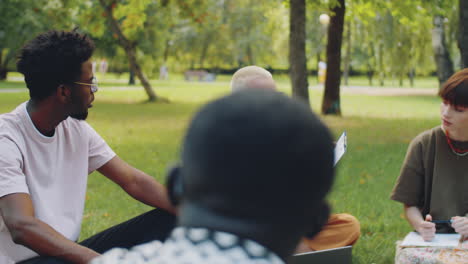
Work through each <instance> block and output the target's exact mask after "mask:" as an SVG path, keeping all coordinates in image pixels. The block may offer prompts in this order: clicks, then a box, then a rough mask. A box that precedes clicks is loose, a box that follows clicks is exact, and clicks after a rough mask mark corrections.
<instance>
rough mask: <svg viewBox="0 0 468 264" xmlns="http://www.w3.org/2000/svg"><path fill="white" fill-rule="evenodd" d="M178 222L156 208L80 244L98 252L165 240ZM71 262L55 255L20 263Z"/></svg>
mask: <svg viewBox="0 0 468 264" xmlns="http://www.w3.org/2000/svg"><path fill="white" fill-rule="evenodd" d="M175 223H176V220H175V216H174V215H172V214H170V213H168V212H166V211H164V210H161V209H154V210H151V211H149V212H147V213H144V214H142V215H139V216H137V217H135V218H132V219H130V220H128V221H126V222H123V223H121V224H119V225H116V226H113V227H111V228H109V229H106V230H104V231H102V232H100V233H98V234H96V235H94V236H92V237H90V238H88V239H86V240H83V241H81V242H80V243H79V244H80V245H83V246H85V247H88V248H90V249H92V250H94V251H96V252H98V253H104V252H106V251H107V250H109V249H111V248H114V247H120V248H131V247H133V246H136V245H139V244H143V243H146V242H150V241H153V240H161V241H164V240H166V238H167V237H168V236H169V234H170V232H171V231H172V229H173V228H174V226H175ZM68 263H69V262H67V261H64V260H61V259H58V258H54V257H35V258H32V259H27V260H23V261H21V262H18V264H68Z"/></svg>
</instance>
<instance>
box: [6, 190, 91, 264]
mask: <svg viewBox="0 0 468 264" xmlns="http://www.w3.org/2000/svg"><path fill="white" fill-rule="evenodd" d="M0 213H1V215H2V217H3V220H4V222H5V225H6V226H7V228H8V230H9V231H10V233H11V236H12V239H13V241H14V242H15V243H17V244H20V245H23V246H25V247H28V248H29V249H31V250H33V251H35V252H37V253H38V254H39V255H43V256H53V257H58V258H61V259H64V260H67V261H71V262H73V263H78V264H85V263H88V262H89V261H90V260H91V259H93V258H95V257H97V256H99V254H98V253H96V252H95V251H93V250H91V249H89V248H86V247H83V246H81V245H79V244H77V243H75V242H73V241H71V240H68V239H67V238H65V237H64V236H63V235H61V234H60V233H58V232H57V231H55V230H54V229H53V228H52V227H51V226H49V225H48V224H46V223H44V222H42V221H40V220H39V219H37V218H35V217H34V208H33V205H32V201H31V198H30V196H29V195H28V194H26V193H14V194H9V195H6V196H3V197H1V198H0Z"/></svg>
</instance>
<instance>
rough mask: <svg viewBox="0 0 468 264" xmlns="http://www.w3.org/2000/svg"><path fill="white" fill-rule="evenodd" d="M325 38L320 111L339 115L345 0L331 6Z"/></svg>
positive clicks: (339, 0)
mask: <svg viewBox="0 0 468 264" xmlns="http://www.w3.org/2000/svg"><path fill="white" fill-rule="evenodd" d="M331 11H332V14H334V15H333V16H332V17H331V19H330V26H329V27H328V40H327V76H326V79H325V91H324V95H323V101H322V113H323V114H325V115H328V114H332V115H341V106H340V81H341V71H340V64H341V44H342V40H343V26H344V15H345V0H338V5H336V6H335V7H333V8H332V10H331Z"/></svg>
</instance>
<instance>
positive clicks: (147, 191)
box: [0, 31, 175, 264]
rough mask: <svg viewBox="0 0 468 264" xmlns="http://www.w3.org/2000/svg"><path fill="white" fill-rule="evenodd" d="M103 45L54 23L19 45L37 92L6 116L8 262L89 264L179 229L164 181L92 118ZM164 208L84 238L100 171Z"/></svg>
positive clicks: (2, 241) (1, 149)
mask: <svg viewBox="0 0 468 264" xmlns="http://www.w3.org/2000/svg"><path fill="white" fill-rule="evenodd" d="M93 51H94V44H93V43H92V41H91V40H90V39H89V38H88V37H87V36H86V35H82V34H80V33H78V32H76V31H72V32H63V31H50V32H47V33H44V34H41V35H39V36H38V37H36V38H35V39H33V40H32V41H30V42H29V43H28V44H26V46H24V47H23V49H22V50H21V52H20V55H19V59H18V62H17V67H18V71H19V72H21V73H23V74H24V77H25V81H26V84H27V87H28V89H29V94H30V100H29V101H27V102H25V103H22V104H21V105H19V106H18V107H17V108H16V109H15V110H13V111H12V112H10V113H6V114H2V115H0V263H2V264H3V263H8V264H9V263H15V262H16V263H28V264H32V263H34V264H39V263H88V262H89V261H90V260H91V259H93V258H95V257H96V256H98V255H100V253H103V252H104V251H106V250H108V249H109V248H113V247H124V248H130V247H132V246H133V245H135V244H140V243H145V242H147V241H152V240H154V239H158V240H164V239H165V238H166V236H167V235H168V234H169V232H170V231H171V230H172V228H173V226H174V222H175V217H174V215H173V214H172V213H173V212H174V209H173V207H172V205H171V204H170V202H169V200H168V198H167V192H166V189H165V187H163V186H162V185H161V184H160V183H158V182H156V181H155V180H154V179H153V178H152V177H151V176H149V175H147V174H145V173H144V172H142V171H139V170H137V169H135V168H133V167H132V166H130V165H129V164H127V163H126V162H124V161H123V160H121V159H120V158H119V157H118V156H117V155H116V154H115V153H114V152H113V151H112V149H111V148H110V147H109V146H108V145H107V144H106V142H105V141H104V140H103V139H102V138H101V137H100V136H99V135H98V134H97V133H96V131H94V130H93V129H92V128H91V127H90V126H89V125H88V124H87V123H86V122H85V121H84V120H85V119H86V117H87V116H88V109H89V108H90V107H92V102H93V101H94V93H95V92H97V90H98V87H97V82H96V78H95V77H94V75H93V72H92V64H91V61H90V58H91V55H92V53H93ZM95 170H97V171H99V172H100V173H101V174H103V175H104V176H106V177H107V178H109V179H110V180H112V181H114V182H115V183H117V184H118V185H120V186H121V187H122V188H123V189H124V190H125V191H126V192H127V193H128V194H129V195H131V196H132V197H134V198H135V199H137V200H139V201H141V202H143V203H145V204H148V205H151V206H154V207H158V208H161V209H155V210H152V211H150V212H147V213H145V214H143V215H141V216H138V217H136V218H134V219H131V220H129V221H127V222H125V223H122V224H120V225H117V226H115V227H112V228H110V229H108V230H105V231H103V232H101V233H99V234H97V235H94V236H93V237H91V238H89V239H87V240H84V241H82V242H80V243H77V242H76V241H77V239H78V237H79V234H80V227H81V220H82V217H83V209H84V201H85V194H86V184H87V176H88V174H90V173H91V172H93V171H95Z"/></svg>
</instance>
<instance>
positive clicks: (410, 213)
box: [404, 204, 436, 241]
mask: <svg viewBox="0 0 468 264" xmlns="http://www.w3.org/2000/svg"><path fill="white" fill-rule="evenodd" d="M404 212H405V216H406V219H407V220H408V222H409V223H410V224H411V226H412V227H413V228H414V229H415V230H416V231H417V232H418V233H419V234H420V235H421V236H422V238H423V239H424V241H431V240H432V239H434V236H435V232H436V228H435V224H434V223H431V222H430V221H432V216H431V215H429V214H428V215H426V218H425V219H424V218H423V216H422V214H421V211H419V208H418V207H416V206H408V205H406V204H405V205H404Z"/></svg>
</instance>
